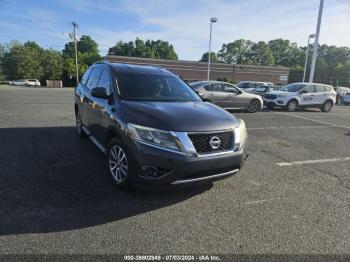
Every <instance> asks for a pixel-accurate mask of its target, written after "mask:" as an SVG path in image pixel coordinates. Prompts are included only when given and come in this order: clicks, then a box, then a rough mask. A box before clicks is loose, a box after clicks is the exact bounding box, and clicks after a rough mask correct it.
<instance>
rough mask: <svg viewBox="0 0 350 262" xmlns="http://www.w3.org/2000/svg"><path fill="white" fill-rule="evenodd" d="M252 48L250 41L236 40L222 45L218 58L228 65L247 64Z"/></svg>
mask: <svg viewBox="0 0 350 262" xmlns="http://www.w3.org/2000/svg"><path fill="white" fill-rule="evenodd" d="M252 46H253V42H252V41H250V40H245V39H238V40H236V41H233V42H232V43H228V44H223V45H222V48H221V50H220V51H219V52H218V57H219V58H221V59H222V60H223V61H224V62H226V63H229V64H248V63H249V60H250V57H249V53H250V52H251V48H252Z"/></svg>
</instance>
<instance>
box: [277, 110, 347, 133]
mask: <svg viewBox="0 0 350 262" xmlns="http://www.w3.org/2000/svg"><path fill="white" fill-rule="evenodd" d="M275 114H278V115H285V116H290V117H295V118H299V119H303V120H308V121H312V122H315V123H320V124H325V125H328V126H330V127H341V128H346V129H350V126H343V125H336V124H333V123H329V122H325V121H321V120H317V119H312V118H308V117H303V116H299V115H292V114H288V113H279V112H275Z"/></svg>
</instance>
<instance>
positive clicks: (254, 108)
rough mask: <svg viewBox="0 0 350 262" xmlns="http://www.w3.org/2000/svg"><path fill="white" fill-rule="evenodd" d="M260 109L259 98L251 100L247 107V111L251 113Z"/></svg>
mask: <svg viewBox="0 0 350 262" xmlns="http://www.w3.org/2000/svg"><path fill="white" fill-rule="evenodd" d="M259 109H260V103H259V101H257V100H252V101H250V103H249V105H248V107H247V111H248V112H249V113H255V112H256V111H258V110H259Z"/></svg>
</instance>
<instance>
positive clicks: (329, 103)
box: [321, 100, 333, 113]
mask: <svg viewBox="0 0 350 262" xmlns="http://www.w3.org/2000/svg"><path fill="white" fill-rule="evenodd" d="M332 108H333V102H332V101H331V100H327V101H326V102H325V103H324V104H323V106H322V107H321V111H322V112H325V113H328V112H330V111H331V110H332Z"/></svg>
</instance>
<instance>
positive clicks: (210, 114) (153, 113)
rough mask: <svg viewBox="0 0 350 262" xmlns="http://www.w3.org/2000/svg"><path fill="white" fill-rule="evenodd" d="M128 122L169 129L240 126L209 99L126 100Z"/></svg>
mask: <svg viewBox="0 0 350 262" xmlns="http://www.w3.org/2000/svg"><path fill="white" fill-rule="evenodd" d="M122 107H123V109H122V111H123V115H124V119H125V122H126V123H133V124H137V125H142V126H147V127H153V128H157V129H162V130H167V131H183V132H206V131H217V130H224V129H229V128H232V127H236V126H238V121H237V119H236V118H235V117H234V116H233V115H231V114H230V113H228V112H227V111H226V110H224V109H222V108H220V107H218V106H216V105H213V104H211V103H207V102H143V101H125V100H124V101H123V102H122Z"/></svg>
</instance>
